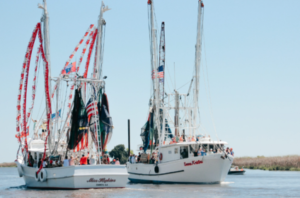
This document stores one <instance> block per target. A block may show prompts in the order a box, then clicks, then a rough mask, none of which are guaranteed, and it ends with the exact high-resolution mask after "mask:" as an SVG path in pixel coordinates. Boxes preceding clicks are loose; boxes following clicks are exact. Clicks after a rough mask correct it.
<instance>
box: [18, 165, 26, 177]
mask: <svg viewBox="0 0 300 198" xmlns="http://www.w3.org/2000/svg"><path fill="white" fill-rule="evenodd" d="M17 169H18V173H19V176H20V177H23V175H24V172H23V169H22V166H21V164H19V163H17Z"/></svg>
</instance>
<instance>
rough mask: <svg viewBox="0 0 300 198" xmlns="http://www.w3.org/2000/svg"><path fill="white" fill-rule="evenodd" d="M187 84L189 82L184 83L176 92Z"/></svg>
mask: <svg viewBox="0 0 300 198" xmlns="http://www.w3.org/2000/svg"><path fill="white" fill-rule="evenodd" d="M188 83H190V81H188V82H187V83H185V84H184V85H182V86H181V87H179V88H178V89H177V91H178V90H179V89H181V88H182V87H184V86H186V85H187V84H188Z"/></svg>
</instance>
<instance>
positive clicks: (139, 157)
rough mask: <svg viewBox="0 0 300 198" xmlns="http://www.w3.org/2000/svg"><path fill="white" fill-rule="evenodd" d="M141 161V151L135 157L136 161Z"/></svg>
mask: <svg viewBox="0 0 300 198" xmlns="http://www.w3.org/2000/svg"><path fill="white" fill-rule="evenodd" d="M140 161H141V153H139V155H138V157H137V162H138V163H139V162H140Z"/></svg>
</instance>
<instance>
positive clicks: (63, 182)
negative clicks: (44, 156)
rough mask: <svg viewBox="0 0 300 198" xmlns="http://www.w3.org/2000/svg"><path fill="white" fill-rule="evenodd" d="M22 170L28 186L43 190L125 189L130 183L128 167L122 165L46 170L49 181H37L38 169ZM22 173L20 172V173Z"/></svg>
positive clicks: (22, 167)
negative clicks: (36, 173)
mask: <svg viewBox="0 0 300 198" xmlns="http://www.w3.org/2000/svg"><path fill="white" fill-rule="evenodd" d="M16 163H17V165H18V169H19V168H21V169H22V170H21V171H22V173H23V174H22V175H23V177H24V181H25V183H26V186H27V187H29V188H42V189H88V188H124V187H125V186H126V183H127V182H128V173H127V171H126V167H125V166H122V165H119V166H117V165H85V166H68V167H57V168H45V170H46V172H47V179H46V181H44V182H41V181H36V179H35V172H36V171H37V168H32V167H28V166H24V165H23V164H20V163H18V162H16ZM19 173H20V171H19Z"/></svg>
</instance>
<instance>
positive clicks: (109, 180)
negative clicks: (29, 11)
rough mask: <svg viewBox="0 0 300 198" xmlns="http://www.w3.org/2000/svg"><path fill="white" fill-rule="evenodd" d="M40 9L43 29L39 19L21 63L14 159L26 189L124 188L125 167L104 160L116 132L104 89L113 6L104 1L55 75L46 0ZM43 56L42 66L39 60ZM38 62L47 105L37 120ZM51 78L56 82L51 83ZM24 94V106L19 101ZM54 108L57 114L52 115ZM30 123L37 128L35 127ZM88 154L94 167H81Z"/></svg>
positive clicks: (43, 95)
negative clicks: (94, 22)
mask: <svg viewBox="0 0 300 198" xmlns="http://www.w3.org/2000/svg"><path fill="white" fill-rule="evenodd" d="M38 7H39V8H41V9H43V10H44V13H43V17H42V19H41V23H42V24H43V32H42V27H41V23H37V25H36V27H35V28H34V31H33V33H32V37H31V39H30V42H29V44H28V47H27V51H26V55H25V60H24V63H23V66H22V72H21V80H20V86H19V94H18V100H17V101H18V102H17V119H16V121H17V126H16V128H17V134H16V138H17V139H18V142H19V149H18V152H17V159H16V161H15V163H16V164H17V168H18V172H19V176H20V177H23V178H24V181H25V183H26V186H27V187H28V188H41V189H85V188H123V187H125V185H126V183H127V182H128V173H127V170H126V166H125V165H119V166H116V165H109V164H108V163H103V162H104V160H103V159H104V158H103V156H104V154H105V146H106V145H107V144H108V142H109V141H110V138H111V136H112V130H113V125H112V118H111V117H110V115H109V106H108V99H107V95H106V93H105V79H106V77H103V76H102V65H103V50H104V48H103V47H104V45H103V42H104V34H105V25H106V21H105V20H104V18H103V14H104V13H105V12H106V11H108V10H109V8H108V7H107V6H105V5H104V3H103V2H102V4H101V8H100V16H99V19H98V27H97V28H96V27H95V26H94V25H90V26H89V28H88V30H87V31H86V32H85V34H84V36H83V38H82V39H81V40H80V42H79V44H78V45H77V46H76V48H75V50H74V52H73V53H72V54H71V55H70V57H69V58H68V61H67V62H66V64H65V66H64V67H63V70H62V72H61V73H60V75H59V76H58V77H55V78H54V77H52V76H51V73H50V72H51V62H50V51H49V31H48V29H49V28H48V21H49V16H48V10H47V3H46V0H44V4H43V5H40V4H39V5H38ZM37 36H38V40H39V45H38V50H37V56H36V62H35V64H36V66H35V69H34V79H33V86H32V104H31V107H30V108H29V110H28V111H27V112H26V99H27V85H28V75H29V71H30V69H29V68H30V59H31V54H32V51H33V48H34V43H35V40H36V37H37ZM82 44H83V47H82V53H81V55H80V59H79V63H78V64H77V65H76V62H73V63H72V62H71V61H72V58H73V57H74V55H75V53H76V52H77V51H78V49H80V46H81V45H82ZM94 44H95V46H94ZM94 48H95V50H94V51H95V55H94V56H95V59H94V60H95V63H94V67H93V68H92V74H91V77H90V78H88V69H89V63H90V59H91V55H92V51H93V49H94ZM86 51H88V55H87V58H86V64H85V69H84V73H83V74H80V73H79V69H80V65H81V63H82V61H83V58H84V54H85V52H86ZM40 57H41V60H42V61H43V63H44V64H40V63H41V61H39V58H40ZM40 65H43V68H44V76H43V80H44V83H45V87H44V88H43V91H42V92H44V93H43V94H42V99H41V101H42V103H45V110H44V112H43V113H42V115H40V117H38V119H36V120H34V119H33V118H32V116H33V115H34V111H33V109H34V108H33V107H34V102H35V98H36V89H37V86H38V83H37V79H38V75H37V74H38V73H39V72H37V71H39V67H40ZM51 82H54V83H55V85H54V86H53V87H52V86H51ZM69 84H70V86H69ZM68 90H69V92H70V94H68ZM74 92H75V94H74ZM22 94H23V96H22ZM22 97H23V104H22V105H21V102H22V101H21V100H22ZM87 99H89V100H88V101H87ZM42 103H41V104H42ZM53 111H54V112H55V113H52V112H53ZM37 115H39V114H37ZM31 121H32V122H31ZM30 124H31V125H30ZM32 125H34V126H33V127H31V126H32ZM31 129H32V130H31ZM29 134H32V137H29ZM84 154H85V159H86V161H87V157H88V158H89V161H90V165H84V166H83V165H78V163H76V160H77V158H76V157H81V156H82V155H84ZM94 156H95V157H94ZM70 158H75V161H74V160H72V159H71V160H70V163H69V164H68V163H67V162H69V159H70ZM62 161H64V163H63V165H64V166H62ZM71 161H72V163H71Z"/></svg>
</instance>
